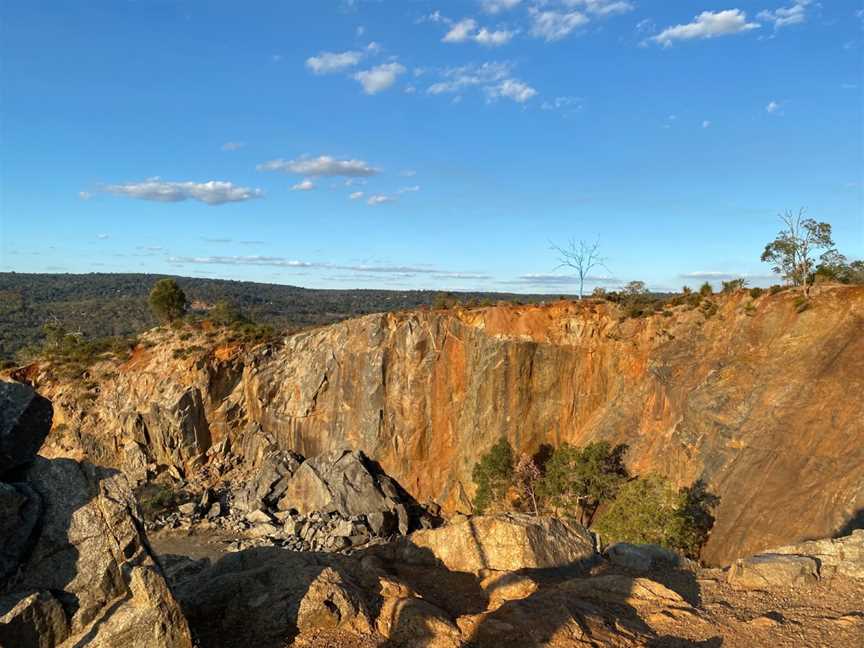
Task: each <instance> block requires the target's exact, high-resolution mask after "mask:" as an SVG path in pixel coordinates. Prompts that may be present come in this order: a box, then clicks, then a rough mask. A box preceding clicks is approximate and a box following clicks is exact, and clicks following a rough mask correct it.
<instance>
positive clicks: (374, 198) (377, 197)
mask: <svg viewBox="0 0 864 648" xmlns="http://www.w3.org/2000/svg"><path fill="white" fill-rule="evenodd" d="M392 202H396V198H394V197H393V196H385V195H384V194H372V195H371V196H369V199H368V200H367V201H366V204H367V205H371V206H372V207H374V206H376V205H383V204H386V203H392Z"/></svg>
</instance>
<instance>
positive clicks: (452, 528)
mask: <svg viewBox="0 0 864 648" xmlns="http://www.w3.org/2000/svg"><path fill="white" fill-rule="evenodd" d="M403 554H404V557H405V558H406V559H408V560H415V561H418V560H419V561H425V562H429V561H430V560H431V561H433V562H434V560H437V561H440V562H441V563H442V564H443V565H445V566H446V567H447V568H448V569H451V570H453V571H461V572H474V573H477V572H480V571H481V570H484V569H494V570H498V571H515V570H518V569H529V568H541V567H562V566H566V565H574V564H583V565H588V564H590V563H591V562H593V561H594V559H595V558H596V552H595V550H594V539H593V538H592V536H591V534H590V533H589V532H588V531H587V529H585V528H584V527H582V526H581V525H578V524H571V523H566V522H564V521H562V520H559V519H557V518H549V517H540V518H535V517H531V516H528V515H518V514H509V515H489V516H478V517H472V518H469V519H466V520H465V521H463V522H460V523H457V524H449V525H446V526H443V527H441V528H438V529H429V530H421V531H415V532H414V533H413V534H412V535H411V536H410V538H409V544H408V545H407V546H406V547H405V549H404V551H403Z"/></svg>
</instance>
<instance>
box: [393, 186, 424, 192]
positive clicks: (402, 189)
mask: <svg viewBox="0 0 864 648" xmlns="http://www.w3.org/2000/svg"><path fill="white" fill-rule="evenodd" d="M418 191H420V185H414V186H413V187H402V188H401V189H400V190H399V191H397V192H396V193H398V194H405V193H416V192H418Z"/></svg>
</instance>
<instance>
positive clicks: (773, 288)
mask: <svg viewBox="0 0 864 648" xmlns="http://www.w3.org/2000/svg"><path fill="white" fill-rule="evenodd" d="M788 289H789V286H780V285H778V284H774V285H773V286H771V288H769V292H770V293H771V294H772V295H776V294H777V293H781V292H783V291H784V290H788Z"/></svg>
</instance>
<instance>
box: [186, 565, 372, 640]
mask: <svg viewBox="0 0 864 648" xmlns="http://www.w3.org/2000/svg"><path fill="white" fill-rule="evenodd" d="M175 591H176V593H177V598H178V599H179V600H180V603H181V605H182V606H183V611H184V613H185V614H186V617H187V618H188V619H189V623H190V625H191V626H192V627H193V628H194V629H195V632H196V636H197V637H198V639H199V640H200V641H201V643H202V645H204V646H212V645H218V646H221V647H222V648H234V647H235V646H236V647H237V648H246V647H247V646H262V647H263V646H267V647H269V646H284V645H290V643H291V640H292V639H293V638H294V637H295V636H296V635H298V634H299V633H301V632H312V633H314V632H315V631H318V630H333V629H338V630H340V631H343V632H346V633H358V634H369V633H370V632H371V631H372V628H373V618H374V617H373V614H372V610H371V608H370V605H369V603H368V602H367V596H369V595H371V593H372V592H375V591H377V589H376V588H375V587H373V586H372V583H362V584H361V583H360V582H358V581H357V580H356V578H355V577H354V576H352V575H351V574H350V573H349V567H348V562H347V561H345V560H341V559H340V558H339V557H336V556H324V555H322V554H312V553H298V552H293V551H284V550H280V549H275V548H258V549H248V550H246V551H242V552H238V553H232V554H229V555H227V556H225V557H223V558H222V559H221V560H219V561H218V562H217V563H216V564H215V565H212V566H211V567H208V568H206V569H204V570H203V571H200V572H198V573H197V574H195V575H193V576H191V577H189V578H186V579H185V580H181V581H180V582H179V583H178V584H177V585H176V586H175Z"/></svg>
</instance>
